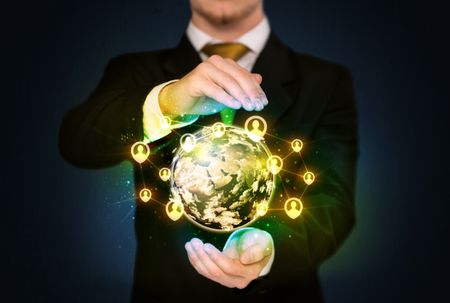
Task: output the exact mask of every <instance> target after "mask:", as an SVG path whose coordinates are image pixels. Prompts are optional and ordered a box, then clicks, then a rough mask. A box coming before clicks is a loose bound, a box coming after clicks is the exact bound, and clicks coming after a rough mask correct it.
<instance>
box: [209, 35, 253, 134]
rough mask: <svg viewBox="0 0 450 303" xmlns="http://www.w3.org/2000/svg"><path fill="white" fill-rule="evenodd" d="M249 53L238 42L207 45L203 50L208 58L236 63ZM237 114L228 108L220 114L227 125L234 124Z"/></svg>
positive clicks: (246, 48) (245, 47)
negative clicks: (220, 58) (223, 59)
mask: <svg viewBox="0 0 450 303" xmlns="http://www.w3.org/2000/svg"><path fill="white" fill-rule="evenodd" d="M248 51H249V49H248V47H247V46H245V45H244V44H242V43H238V42H224V43H216V44H206V45H205V46H204V47H203V48H202V52H204V53H205V54H206V55H208V56H212V55H219V56H221V57H223V58H230V59H232V60H235V61H237V60H239V58H241V57H242V56H243V55H245V53H247V52H248ZM235 114H236V110H234V109H232V108H228V107H227V108H225V109H224V110H222V111H221V112H220V116H221V118H222V122H223V123H224V124H227V125H231V124H233V120H234V115H235Z"/></svg>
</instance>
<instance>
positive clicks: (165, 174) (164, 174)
mask: <svg viewBox="0 0 450 303" xmlns="http://www.w3.org/2000/svg"><path fill="white" fill-rule="evenodd" d="M159 177H160V178H161V180H163V181H164V182H166V181H167V180H169V179H170V169H168V168H167V167H164V168H161V169H160V170H159Z"/></svg>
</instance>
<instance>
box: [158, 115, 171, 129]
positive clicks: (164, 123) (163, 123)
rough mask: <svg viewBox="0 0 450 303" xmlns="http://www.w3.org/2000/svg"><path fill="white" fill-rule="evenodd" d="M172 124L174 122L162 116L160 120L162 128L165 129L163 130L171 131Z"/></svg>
mask: <svg viewBox="0 0 450 303" xmlns="http://www.w3.org/2000/svg"><path fill="white" fill-rule="evenodd" d="M171 123H172V120H171V119H170V118H169V117H167V116H162V117H161V118H160V119H159V124H160V125H161V128H163V129H169V128H170V124H171Z"/></svg>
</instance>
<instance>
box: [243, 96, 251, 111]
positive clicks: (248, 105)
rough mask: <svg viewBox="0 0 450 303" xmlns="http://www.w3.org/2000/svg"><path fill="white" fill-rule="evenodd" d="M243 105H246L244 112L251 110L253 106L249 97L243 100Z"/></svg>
mask: <svg viewBox="0 0 450 303" xmlns="http://www.w3.org/2000/svg"><path fill="white" fill-rule="evenodd" d="M245 105H246V108H245V109H246V110H248V111H251V110H253V104H252V102H251V100H250V98H249V97H246V98H245Z"/></svg>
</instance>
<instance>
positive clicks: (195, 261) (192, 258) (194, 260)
mask: <svg viewBox="0 0 450 303" xmlns="http://www.w3.org/2000/svg"><path fill="white" fill-rule="evenodd" d="M184 247H185V248H186V251H187V252H188V258H189V262H190V263H191V265H192V266H193V267H194V268H195V270H196V271H197V272H198V273H199V274H201V275H202V276H205V277H206V276H207V275H208V271H207V270H206V267H205V266H204V265H203V263H202V262H201V261H200V259H199V258H198V257H197V254H196V253H195V251H194V247H192V244H191V242H187V243H186V244H185V245H184Z"/></svg>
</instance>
